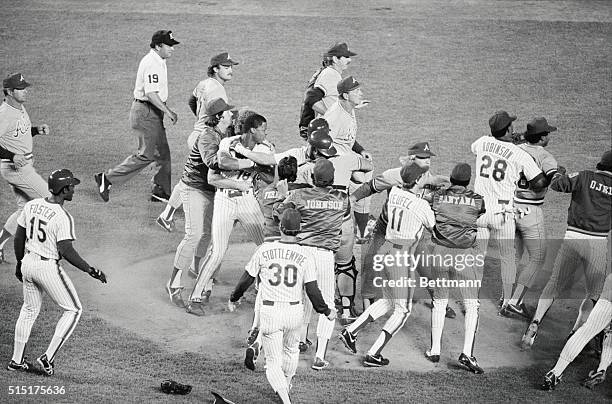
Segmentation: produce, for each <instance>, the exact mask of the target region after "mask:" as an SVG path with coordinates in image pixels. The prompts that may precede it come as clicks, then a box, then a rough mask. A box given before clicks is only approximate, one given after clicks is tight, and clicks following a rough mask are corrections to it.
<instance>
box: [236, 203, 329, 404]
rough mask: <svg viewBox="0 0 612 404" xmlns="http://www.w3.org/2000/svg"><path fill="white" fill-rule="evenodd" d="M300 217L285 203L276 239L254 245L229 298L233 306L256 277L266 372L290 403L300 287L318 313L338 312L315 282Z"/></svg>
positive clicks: (296, 355) (300, 313) (299, 320)
mask: <svg viewBox="0 0 612 404" xmlns="http://www.w3.org/2000/svg"><path fill="white" fill-rule="evenodd" d="M300 223H301V216H300V213H299V212H298V211H297V210H295V209H285V211H284V212H283V213H282V215H281V220H280V231H281V237H280V240H275V241H267V242H265V243H264V244H262V245H261V246H260V247H259V248H258V249H257V251H255V253H254V254H253V257H252V258H251V260H250V261H249V263H248V264H247V266H246V271H245V272H244V274H243V275H242V278H241V279H240V283H239V284H238V285H237V286H236V289H235V290H234V291H233V292H232V294H231V296H230V300H229V304H230V307H231V305H232V304H235V303H236V302H238V301H239V300H240V298H241V297H242V295H243V294H244V292H245V291H246V290H247V289H248V288H249V286H251V284H252V283H253V282H254V281H255V279H256V278H257V277H259V279H260V283H259V295H261V308H260V311H261V334H262V343H263V349H264V350H265V352H266V377H267V378H268V382H269V383H270V385H271V386H272V388H273V389H274V391H275V392H276V393H277V394H278V395H279V397H280V398H281V400H282V401H283V403H284V404H288V403H291V399H290V398H289V392H290V390H291V381H292V379H293V376H294V375H295V372H296V370H297V367H298V359H299V349H298V343H299V341H300V337H299V329H300V325H301V323H302V316H303V315H304V305H303V304H302V297H303V289H305V290H306V294H307V295H308V299H309V301H310V302H312V307H313V308H314V309H315V310H316V311H317V313H320V314H321V315H323V316H325V317H326V318H327V319H328V320H329V321H334V319H335V317H336V310H335V309H334V308H333V306H330V305H329V304H326V303H325V301H324V299H323V296H322V294H321V290H320V289H319V287H318V285H317V271H316V266H315V261H316V258H315V257H314V256H313V255H312V254H313V249H311V248H308V247H305V246H302V245H299V244H298V239H297V235H298V234H299V232H300V226H301V224H300ZM230 310H231V309H230Z"/></svg>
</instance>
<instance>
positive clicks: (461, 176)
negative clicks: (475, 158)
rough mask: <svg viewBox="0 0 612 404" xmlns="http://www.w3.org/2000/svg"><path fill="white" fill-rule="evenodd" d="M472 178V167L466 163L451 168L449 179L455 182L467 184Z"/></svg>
mask: <svg viewBox="0 0 612 404" xmlns="http://www.w3.org/2000/svg"><path fill="white" fill-rule="evenodd" d="M471 177H472V167H470V165H469V164H467V163H459V164H457V165H456V166H455V168H453V172H452V173H451V178H452V179H454V180H456V181H461V182H469V181H470V178H471Z"/></svg>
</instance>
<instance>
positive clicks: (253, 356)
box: [244, 341, 259, 370]
mask: <svg viewBox="0 0 612 404" xmlns="http://www.w3.org/2000/svg"><path fill="white" fill-rule="evenodd" d="M258 356H259V342H257V341H255V342H254V343H253V344H252V345H249V347H248V348H247V349H246V355H245V357H244V366H246V368H247V369H249V370H255V361H256V360H257V357H258Z"/></svg>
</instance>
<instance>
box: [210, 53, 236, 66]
mask: <svg viewBox="0 0 612 404" xmlns="http://www.w3.org/2000/svg"><path fill="white" fill-rule="evenodd" d="M237 64H238V62H235V61H233V60H232V58H231V57H230V55H229V53H227V52H223V53H219V54H218V55H216V56H213V57H212V58H210V65H211V66H217V65H221V66H233V65H237Z"/></svg>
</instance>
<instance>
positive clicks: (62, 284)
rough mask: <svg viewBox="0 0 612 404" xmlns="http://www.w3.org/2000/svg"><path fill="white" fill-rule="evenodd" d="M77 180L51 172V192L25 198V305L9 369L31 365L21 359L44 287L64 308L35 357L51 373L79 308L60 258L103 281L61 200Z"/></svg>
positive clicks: (21, 252) (21, 225)
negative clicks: (77, 244)
mask: <svg viewBox="0 0 612 404" xmlns="http://www.w3.org/2000/svg"><path fill="white" fill-rule="evenodd" d="M80 182H81V181H79V180H78V179H77V178H75V177H74V175H72V172H70V170H66V169H62V170H56V171H53V172H52V173H51V175H50V176H49V180H48V187H49V191H50V192H51V195H50V196H49V197H47V198H37V199H34V200H31V201H29V202H28V203H26V205H25V206H24V208H23V210H22V211H21V213H20V215H19V218H18V219H17V224H18V227H17V233H16V234H15V258H16V259H17V268H16V270H15V276H17V279H19V281H20V282H22V283H23V306H22V307H21V312H20V313H19V319H17V324H16V325H15V345H14V347H13V357H12V359H11V362H10V363H9V364H8V370H19V371H27V370H29V369H30V367H31V364H29V363H28V362H26V361H25V357H24V351H25V348H26V344H27V343H28V339H29V338H30V333H31V331H32V326H33V325H34V322H35V321H36V318H37V317H38V314H39V313H40V307H41V304H42V294H43V292H46V293H47V295H48V296H49V297H50V298H51V300H53V301H54V302H55V303H56V304H57V305H58V306H60V307H61V308H62V309H64V314H63V315H62V317H61V318H60V319H59V321H58V322H57V326H56V327H55V333H54V334H53V338H51V342H50V343H49V347H48V348H47V350H46V351H45V353H44V354H42V355H41V356H40V357H39V358H38V359H37V362H38V363H39V365H40V366H41V367H42V370H43V372H44V374H46V375H47V376H51V375H53V373H54V372H55V357H56V355H57V352H58V351H59V349H60V348H61V347H62V346H63V345H64V343H65V342H66V340H67V339H68V337H70V335H71V334H72V331H74V328H75V327H76V325H77V323H78V322H79V318H80V317H81V313H82V311H83V307H82V306H81V302H80V300H79V296H78V295H77V293H76V290H75V288H74V286H73V284H72V281H71V280H70V278H69V277H68V275H67V274H66V272H64V269H63V268H62V267H61V266H60V264H59V261H60V260H61V259H65V260H66V261H68V262H69V263H71V264H72V265H74V266H75V267H77V268H79V269H80V270H81V271H83V272H86V273H88V274H89V275H91V276H92V277H93V278H95V279H98V280H99V281H100V282H102V283H106V276H105V275H104V273H103V272H102V271H100V270H97V269H95V268H94V267H92V266H90V265H89V264H88V263H87V262H86V261H85V260H84V259H83V258H81V256H80V255H79V253H77V252H76V250H75V249H74V247H73V246H72V242H73V241H74V240H75V239H76V238H75V233H74V219H73V218H72V216H71V215H70V214H69V213H68V212H67V211H66V210H65V209H64V202H65V201H71V200H72V196H73V195H74V187H75V186H76V185H78V184H80Z"/></svg>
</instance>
